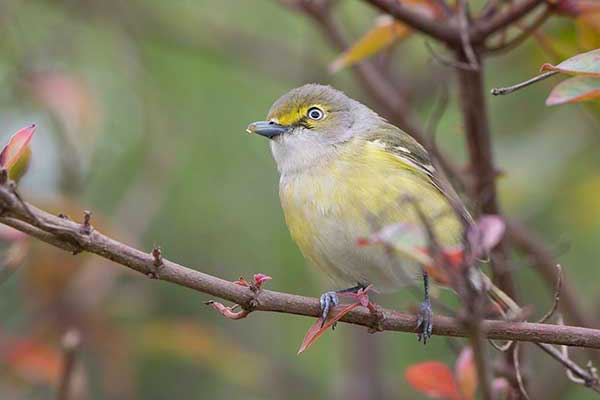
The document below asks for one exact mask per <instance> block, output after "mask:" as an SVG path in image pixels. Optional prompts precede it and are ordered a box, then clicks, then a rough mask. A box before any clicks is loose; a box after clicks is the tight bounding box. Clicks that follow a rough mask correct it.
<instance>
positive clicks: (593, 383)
mask: <svg viewBox="0 0 600 400" xmlns="http://www.w3.org/2000/svg"><path fill="white" fill-rule="evenodd" d="M536 346H538V347H539V348H541V349H542V350H544V351H545V352H546V353H548V354H549V355H550V356H551V357H553V358H554V359H555V360H557V361H558V362H560V363H561V364H562V365H563V366H564V367H565V368H567V370H568V371H570V373H573V374H575V376H576V378H575V382H581V383H582V384H583V385H585V386H586V387H589V388H590V389H592V390H594V391H595V392H598V393H600V385H599V384H598V380H597V379H596V377H594V376H592V375H591V374H590V373H589V372H588V371H586V370H585V369H584V368H582V367H580V366H579V365H577V364H576V363H575V362H573V361H572V360H571V359H570V358H569V357H568V356H565V354H563V353H562V352H561V351H560V350H558V349H557V348H555V347H554V346H552V345H550V344H547V343H536Z"/></svg>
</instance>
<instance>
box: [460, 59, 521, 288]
mask: <svg viewBox="0 0 600 400" xmlns="http://www.w3.org/2000/svg"><path fill="white" fill-rule="evenodd" d="M457 59H458V61H460V62H468V59H467V56H466V55H465V54H464V52H463V51H462V50H460V51H458V53H457ZM478 62H480V61H479V60H478ZM482 69H483V68H481V69H478V70H464V69H458V70H457V73H458V85H459V96H460V102H461V107H462V115H463V119H464V125H465V133H466V139H467V150H468V154H469V164H470V166H469V170H470V172H471V173H472V175H473V193H472V198H473V200H474V201H475V202H476V205H477V206H478V207H479V209H480V211H481V212H482V213H484V214H500V207H499V205H498V199H497V194H496V174H497V170H496V167H495V165H494V155H493V153H492V141H491V132H490V128H489V123H488V121H489V120H488V116H487V105H486V101H485V94H484V81H483V72H482ZM492 261H493V262H492V270H493V273H494V274H493V275H494V276H493V277H494V280H495V281H496V283H497V284H498V286H499V287H500V289H502V290H503V291H504V292H505V293H506V294H508V295H509V296H510V297H512V298H513V299H514V298H515V290H514V283H513V280H512V276H511V273H510V269H509V268H508V266H507V265H506V264H507V254H506V249H505V245H504V244H503V243H500V245H499V246H497V248H496V249H495V250H494V252H493V253H492Z"/></svg>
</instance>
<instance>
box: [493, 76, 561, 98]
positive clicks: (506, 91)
mask: <svg viewBox="0 0 600 400" xmlns="http://www.w3.org/2000/svg"><path fill="white" fill-rule="evenodd" d="M556 74H559V72H558V71H550V72H544V73H543V74H540V75H538V76H536V77H533V78H531V79H528V80H526V81H525V82H521V83H517V84H516V85H513V86H508V87H503V88H494V89H492V94H493V95H494V96H503V95H505V94H510V93H512V92H516V91H517V90H520V89H523V88H525V87H527V86H530V85H533V84H534V83H537V82H539V81H543V80H544V79H548V78H550V77H551V76H554V75H556Z"/></svg>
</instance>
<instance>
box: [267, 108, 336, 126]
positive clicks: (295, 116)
mask: <svg viewBox="0 0 600 400" xmlns="http://www.w3.org/2000/svg"><path fill="white" fill-rule="evenodd" d="M311 107H319V108H320V109H321V110H324V107H323V106H322V105H321V104H310V105H307V106H302V107H299V108H294V109H293V110H291V111H290V112H287V113H285V114H281V115H277V116H275V117H274V118H271V121H273V122H275V123H278V124H280V125H284V126H290V125H294V124H295V123H297V122H298V121H300V120H301V119H302V118H304V117H305V116H306V112H307V111H308V109H309V108H311Z"/></svg>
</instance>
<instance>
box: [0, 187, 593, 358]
mask: <svg viewBox="0 0 600 400" xmlns="http://www.w3.org/2000/svg"><path fill="white" fill-rule="evenodd" d="M0 207H2V211H3V212H2V216H1V217H0V222H1V223H4V224H7V225H10V226H12V227H14V228H16V229H18V230H20V231H22V232H24V233H27V234H29V235H31V236H33V237H36V238H38V239H40V240H42V241H44V242H47V243H49V244H51V245H54V246H56V247H59V248H62V249H65V250H68V251H71V252H79V251H87V252H90V253H94V254H97V255H99V256H101V257H104V258H106V259H109V260H112V261H114V262H116V263H118V264H120V265H123V266H125V267H128V268H130V269H133V270H135V271H138V272H140V273H142V274H145V275H151V276H154V277H156V278H157V279H160V280H164V281H167V282H171V283H175V284H177V285H180V286H184V287H187V288H190V289H194V290H196V291H199V292H202V293H206V294H210V295H212V296H216V297H220V298H222V299H226V300H229V301H232V302H234V303H236V304H240V305H241V306H242V308H244V309H247V310H259V311H274V312H281V313H287V314H297V315H304V316H310V317H318V316H319V315H320V306H319V301H318V300H317V299H314V298H308V297H303V296H297V295H292V294H287V293H281V292H274V291H269V290H261V291H258V292H254V291H252V290H250V289H249V288H247V287H243V286H239V285H236V284H233V283H231V282H228V281H226V280H223V279H220V278H217V277H215V276H212V275H208V274H205V273H202V272H199V271H196V270H193V269H191V268H187V267H184V266H182V265H179V264H177V263H174V262H172V261H169V260H167V259H166V258H165V257H162V258H161V261H162V264H161V267H160V268H159V269H157V267H156V257H155V256H153V255H152V254H151V253H145V252H143V251H140V250H137V249H134V248H132V247H130V246H127V245H126V244H123V243H121V242H119V241H117V240H114V239H112V238H110V237H108V236H106V235H103V234H102V233H100V232H98V231H97V230H94V229H93V227H91V229H90V232H89V233H88V232H87V231H86V230H85V229H82V227H83V225H81V224H78V223H76V222H74V221H71V220H69V219H66V218H60V217H57V216H54V215H52V214H49V213H47V212H45V211H42V210H40V209H38V208H36V207H34V206H31V205H28V204H26V203H24V202H22V201H20V200H19V199H18V198H17V197H16V196H15V194H14V192H13V191H11V190H9V189H8V188H6V187H0ZM382 312H383V320H381V321H375V322H377V323H379V324H380V325H379V326H378V327H380V328H382V329H383V330H390V331H401V332H415V326H416V320H415V316H413V315H409V314H403V313H398V312H395V311H392V310H383V311H382ZM341 321H343V322H347V323H352V324H356V325H363V326H366V327H372V325H373V324H374V321H373V315H372V314H371V313H370V311H369V310H368V309H366V308H363V307H357V308H355V309H354V310H353V311H351V312H350V313H348V314H347V315H346V316H344V318H342V320H341ZM481 329H482V332H483V333H484V335H485V337H488V338H490V339H498V340H518V341H526V342H543V343H552V344H561V345H567V346H580V347H590V348H595V349H600V330H594V329H589V328H580V327H574V326H560V325H549V324H535V323H525V322H507V321H492V320H485V321H482V323H481ZM433 333H434V334H435V335H443V336H459V337H466V336H468V335H469V332H467V330H466V329H465V328H464V326H463V324H462V323H461V322H460V321H458V320H456V319H453V318H448V317H443V316H437V317H435V318H434V328H433Z"/></svg>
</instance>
